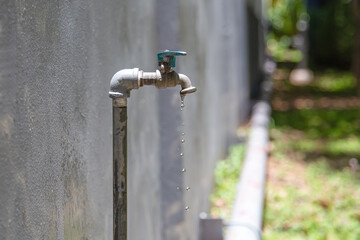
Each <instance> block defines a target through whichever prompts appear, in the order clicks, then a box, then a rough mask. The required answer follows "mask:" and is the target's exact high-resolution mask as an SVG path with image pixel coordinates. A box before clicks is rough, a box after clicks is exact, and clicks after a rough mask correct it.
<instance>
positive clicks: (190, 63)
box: [0, 0, 249, 240]
mask: <svg viewBox="0 0 360 240" xmlns="http://www.w3.org/2000/svg"><path fill="white" fill-rule="evenodd" d="M244 5H245V3H244V1H237V0H227V1H216V0H207V1H205V0H188V1H175V0H171V1H165V0H121V1H114V0H102V1H95V0H92V1H85V0H73V1H65V0H60V1H47V0H37V1H25V0H13V1H10V0H8V1H6V0H4V1H0V193H1V194H0V203H1V204H0V239H24V240H26V239H112V136H111V134H112V125H111V124H112V113H111V100H110V98H109V97H108V90H109V82H110V79H111V77H112V75H113V74H114V73H115V72H116V71H118V70H120V69H123V68H133V67H139V68H140V69H143V70H145V71H154V70H155V68H156V66H157V62H156V53H157V52H158V51H162V50H164V49H171V50H184V51H187V52H188V56H186V57H179V58H178V60H177V68H176V71H177V72H179V73H184V74H186V75H188V76H189V77H190V79H191V80H192V82H193V85H195V86H196V87H197V88H198V92H197V93H195V94H191V95H189V96H187V97H186V99H185V105H186V106H185V109H184V111H183V112H181V111H180V97H179V93H178V92H179V87H177V88H174V89H162V90H159V89H156V88H154V87H152V86H146V87H143V88H141V89H139V90H135V91H132V92H131V97H130V98H129V104H128V171H129V173H128V176H129V179H128V189H129V193H128V198H129V201H128V203H129V206H128V211H129V213H128V216H129V217H128V219H129V223H128V224H129V226H128V228H129V239H133V240H139V239H147V240H162V239H163V240H165V239H166V240H172V239H191V240H192V239H197V234H198V214H199V212H201V211H207V210H208V208H209V204H208V196H209V193H210V192H211V188H212V181H213V179H212V178H213V177H212V173H213V168H214V164H215V161H216V160H218V159H219V158H220V157H221V156H222V155H223V154H224V153H225V151H226V147H227V145H228V143H229V142H231V139H232V137H233V135H234V133H235V129H236V127H237V125H238V123H239V122H240V121H242V120H244V119H245V118H246V116H247V112H248V108H249V92H248V89H249V86H248V70H247V69H248V66H247V42H246V39H247V37H246V26H247V25H246V16H245V15H246V14H245V6H244ZM182 123H184V126H182ZM183 130H184V132H185V140H186V142H185V144H181V143H180V132H181V131H183ZM180 152H184V154H185V156H184V157H183V158H180V156H179V154H180ZM182 168H186V170H187V171H186V172H185V173H181V169H182ZM187 186H189V187H190V188H191V191H185V190H184V189H185V188H186V187H187ZM176 187H180V191H179V190H177V188H176ZM186 205H188V206H189V207H190V209H189V210H188V211H185V210H184V208H185V206H186Z"/></svg>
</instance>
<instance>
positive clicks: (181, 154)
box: [176, 96, 190, 211]
mask: <svg viewBox="0 0 360 240" xmlns="http://www.w3.org/2000/svg"><path fill="white" fill-rule="evenodd" d="M184 98H185V96H181V103H180V111H181V112H182V114H181V134H180V139H181V140H180V141H181V146H180V158H183V157H184V152H183V151H184V144H185V129H184V114H183V110H184V107H185V105H184ZM183 162H184V163H185V161H183ZM181 173H183V174H185V173H186V168H185V167H184V168H183V169H182V170H181ZM176 189H177V190H181V189H180V187H177V188H176ZM185 190H186V191H187V192H188V191H190V187H186V188H185ZM189 209H190V207H189V206H187V205H186V206H185V210H186V211H188V210H189Z"/></svg>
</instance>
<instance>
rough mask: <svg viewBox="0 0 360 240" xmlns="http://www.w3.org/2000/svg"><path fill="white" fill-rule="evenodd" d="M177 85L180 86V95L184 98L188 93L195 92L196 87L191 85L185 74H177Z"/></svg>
mask: <svg viewBox="0 0 360 240" xmlns="http://www.w3.org/2000/svg"><path fill="white" fill-rule="evenodd" d="M178 81H179V84H180V85H181V91H180V95H182V96H184V95H186V94H189V93H193V92H196V87H194V86H192V85H191V81H190V78H189V77H188V76H186V75H185V74H181V73H180V74H179V80H178Z"/></svg>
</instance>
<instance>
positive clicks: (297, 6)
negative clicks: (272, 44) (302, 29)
mask: <svg viewBox="0 0 360 240" xmlns="http://www.w3.org/2000/svg"><path fill="white" fill-rule="evenodd" d="M268 1H269V4H268V6H270V7H269V8H268V9H267V12H266V17H267V19H268V20H269V22H270V25H271V29H272V31H273V32H274V34H275V35H276V36H277V37H281V36H293V35H295V34H297V33H298V30H297V27H296V25H297V22H298V20H299V19H300V18H307V17H306V10H305V6H304V3H303V0H268Z"/></svg>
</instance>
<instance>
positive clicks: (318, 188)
mask: <svg viewBox="0 0 360 240" xmlns="http://www.w3.org/2000/svg"><path fill="white" fill-rule="evenodd" d="M340 76H343V77H340ZM344 76H345V77H344ZM276 84H278V87H279V88H278V89H277V91H276V92H275V94H274V98H276V97H280V98H283V99H284V100H287V101H289V102H290V101H294V98H299V97H302V96H304V95H307V97H308V98H309V99H316V98H321V97H326V96H331V98H335V99H338V98H350V97H352V98H356V96H354V84H355V82H354V79H353V77H351V74H349V73H346V72H344V73H341V72H335V71H333V70H332V71H325V72H320V73H317V75H316V78H315V81H314V82H313V83H311V84H310V85H308V86H304V87H294V86H290V83H289V82H288V81H287V80H286V79H282V80H278V81H277V83H276ZM281 85H283V86H281ZM336 106H337V105H336ZM274 109H275V111H274V112H273V114H272V118H273V121H272V126H271V130H270V136H271V148H272V153H271V157H270V159H269V172H268V182H267V199H266V209H265V214H264V239H267V240H272V239H314V240H317V239H319V240H327V239H328V240H332V239H350V240H351V239H354V240H355V239H360V174H359V171H358V170H356V166H353V167H351V166H350V165H349V160H350V159H353V158H355V159H360V134H359V133H360V110H359V109H358V108H351V107H342V108H340V109H339V108H336V107H334V106H331V104H327V105H325V107H324V106H322V107H321V106H320V107H315V108H309V107H306V105H305V106H304V107H303V108H301V107H300V108H299V107H296V106H290V107H289V108H288V109H286V110H284V109H277V108H276V106H274Z"/></svg>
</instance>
